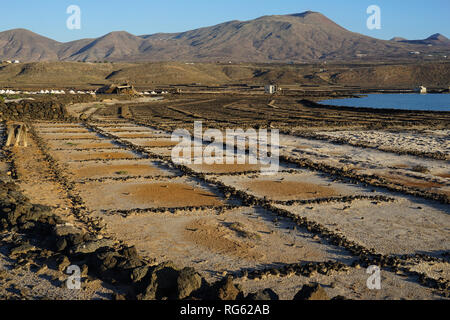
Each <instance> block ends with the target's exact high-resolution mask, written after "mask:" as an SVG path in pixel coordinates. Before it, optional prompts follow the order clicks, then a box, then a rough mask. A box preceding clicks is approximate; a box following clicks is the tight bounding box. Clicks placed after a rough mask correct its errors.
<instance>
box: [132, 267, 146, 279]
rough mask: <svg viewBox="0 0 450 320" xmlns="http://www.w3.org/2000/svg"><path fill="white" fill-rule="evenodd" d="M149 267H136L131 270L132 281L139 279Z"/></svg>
mask: <svg viewBox="0 0 450 320" xmlns="http://www.w3.org/2000/svg"><path fill="white" fill-rule="evenodd" d="M148 270H149V267H147V266H143V267H137V268H135V269H133V270H132V271H131V280H132V281H133V282H139V281H141V280H142V279H143V278H144V277H145V276H146V275H147V273H148Z"/></svg>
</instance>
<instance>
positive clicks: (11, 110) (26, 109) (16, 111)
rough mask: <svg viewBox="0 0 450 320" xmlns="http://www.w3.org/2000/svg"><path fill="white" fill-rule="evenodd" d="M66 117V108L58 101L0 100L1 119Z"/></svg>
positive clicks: (54, 118)
mask: <svg viewBox="0 0 450 320" xmlns="http://www.w3.org/2000/svg"><path fill="white" fill-rule="evenodd" d="M67 118H68V113H67V110H66V108H65V107H64V105H63V104H61V103H58V102H42V101H21V102H11V103H1V102H0V119H2V120H17V121H18V120H20V121H23V120H27V119H29V120H65V119H67Z"/></svg>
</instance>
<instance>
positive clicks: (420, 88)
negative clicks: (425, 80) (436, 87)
mask: <svg viewBox="0 0 450 320" xmlns="http://www.w3.org/2000/svg"><path fill="white" fill-rule="evenodd" d="M416 92H418V93H421V94H424V93H427V88H426V87H424V86H420V87H418V88H417V89H416Z"/></svg>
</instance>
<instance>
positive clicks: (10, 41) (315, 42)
mask: <svg viewBox="0 0 450 320" xmlns="http://www.w3.org/2000/svg"><path fill="white" fill-rule="evenodd" d="M411 51H420V52H424V53H434V52H438V53H439V54H446V53H450V40H448V39H447V38H446V37H445V36H443V35H441V34H436V35H433V36H431V37H430V38H428V39H425V40H406V39H403V38H394V39H392V40H389V41H388V40H379V39H375V38H371V37H368V36H365V35H362V34H358V33H354V32H351V31H349V30H346V29H345V28H343V27H341V26H339V25H338V24H336V23H335V22H333V21H332V20H330V19H328V18H327V17H325V16H324V15H322V14H320V13H317V12H311V11H307V12H304V13H300V14H292V15H273V16H264V17H260V18H257V19H254V20H250V21H229V22H225V23H222V24H218V25H215V26H212V27H206V28H200V29H196V30H191V31H187V32H181V33H158V34H152V35H141V36H135V35H132V34H130V33H128V32H125V31H119V32H111V33H108V34H106V35H104V36H102V37H99V38H96V39H81V40H76V41H72V42H66V43H62V42H58V41H55V40H52V39H49V38H46V37H43V36H41V35H38V34H36V33H33V32H31V31H29V30H26V29H14V30H9V31H4V32H0V60H11V59H16V60H20V61H24V62H31V61H89V62H93V61H113V62H117V61H129V62H131V61H133V62H134V61H136V62H138V61H184V62H187V61H189V62H215V61H221V62H228V61H233V62H310V61H320V60H322V61H323V60H330V61H333V60H344V61H345V60H346V61H348V60H352V59H355V58H365V59H392V58H405V57H407V56H408V55H410V52H411Z"/></svg>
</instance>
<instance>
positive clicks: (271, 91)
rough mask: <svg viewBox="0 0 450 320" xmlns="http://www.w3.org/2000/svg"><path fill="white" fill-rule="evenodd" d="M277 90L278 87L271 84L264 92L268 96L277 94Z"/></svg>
mask: <svg viewBox="0 0 450 320" xmlns="http://www.w3.org/2000/svg"><path fill="white" fill-rule="evenodd" d="M277 90H278V89H277V86H275V85H273V84H269V85H266V86H265V87H264V92H265V93H267V94H274V93H275V92H277Z"/></svg>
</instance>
